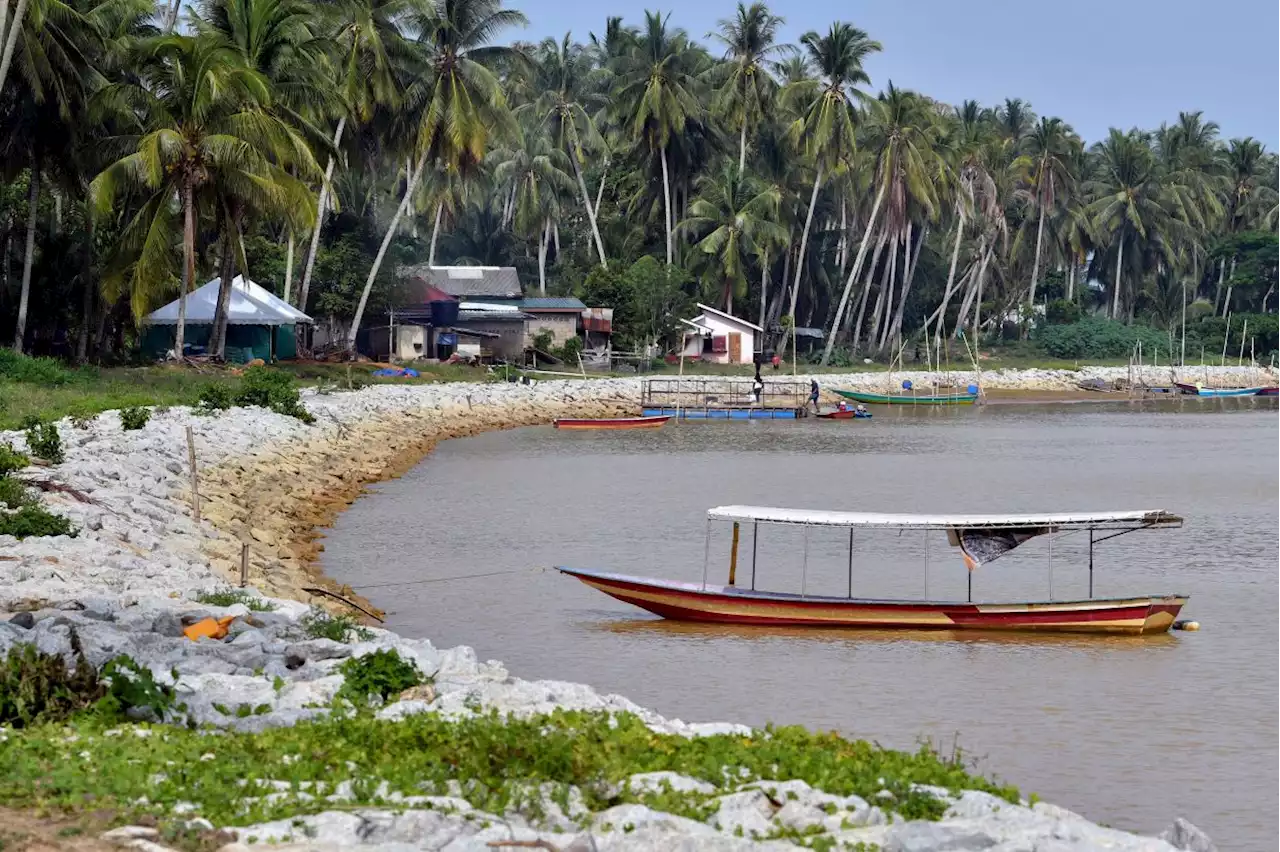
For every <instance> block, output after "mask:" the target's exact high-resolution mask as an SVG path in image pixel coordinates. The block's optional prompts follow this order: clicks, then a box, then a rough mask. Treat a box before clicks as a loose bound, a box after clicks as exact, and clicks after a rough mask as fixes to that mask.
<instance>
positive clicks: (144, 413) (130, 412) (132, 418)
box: [120, 405, 151, 432]
mask: <svg viewBox="0 0 1280 852" xmlns="http://www.w3.org/2000/svg"><path fill="white" fill-rule="evenodd" d="M150 419H151V409H149V408H144V407H142V406H140V405H135V406H133V407H132V408H122V409H121V410H120V425H121V426H122V427H124V430H125V431H126V432H132V431H134V430H136V429H141V428H142V427H143V426H146V425H147V421H148V420H150Z"/></svg>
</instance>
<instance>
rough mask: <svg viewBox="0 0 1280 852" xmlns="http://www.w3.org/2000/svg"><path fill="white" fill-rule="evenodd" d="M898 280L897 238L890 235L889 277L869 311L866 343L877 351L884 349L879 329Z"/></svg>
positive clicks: (882, 324) (882, 337)
mask: <svg viewBox="0 0 1280 852" xmlns="http://www.w3.org/2000/svg"><path fill="white" fill-rule="evenodd" d="M897 282H898V238H897V236H892V237H890V238H889V278H888V283H887V284H886V286H884V287H881V288H880V292H879V293H878V294H876V306H875V309H874V310H873V311H872V312H871V336H870V337H868V338H867V343H868V344H869V345H871V346H873V347H874V348H875V351H877V352H879V351H881V350H882V349H884V335H883V334H882V333H881V329H882V327H883V326H884V322H885V319H886V314H888V313H889V309H888V305H889V303H891V302H892V301H893V289H894V286H895V285H896V284H897Z"/></svg>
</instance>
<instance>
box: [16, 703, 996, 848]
mask: <svg viewBox="0 0 1280 852" xmlns="http://www.w3.org/2000/svg"><path fill="white" fill-rule="evenodd" d="M142 735H145V736H146V739H145V746H143V745H142V741H140V740H139V739H138V737H139V736H142ZM140 746H141V747H140ZM0 765H3V766H5V772H4V773H3V774H0V806H4V807H32V806H40V807H43V808H49V809H56V810H62V811H67V812H73V813H75V812H78V813H85V812H87V811H90V810H94V811H100V810H101V809H104V808H105V809H111V810H112V811H115V812H116V813H117V818H116V821H117V822H125V821H128V820H130V819H135V820H136V819H138V818H139V817H141V816H142V815H144V814H150V815H152V816H154V817H158V818H160V819H164V818H165V817H166V816H169V815H170V814H171V812H172V808H173V806H174V805H175V804H177V803H178V802H189V803H192V804H193V805H194V810H193V811H192V812H191V813H190V814H189V815H190V816H201V817H204V818H206V819H208V820H210V821H211V822H213V823H214V824H215V825H245V824H250V823H254V822H260V821H265V820H272V819H280V818H283V817H286V816H294V815H300V814H306V813H316V812H319V811H322V810H327V809H330V808H332V807H334V805H333V804H332V803H329V802H325V801H323V800H322V798H321V797H322V796H323V795H325V794H327V793H328V792H331V791H332V790H333V788H334V787H335V786H336V785H338V784H340V783H342V782H344V781H348V782H351V785H352V787H353V788H354V796H355V801H354V802H352V803H349V804H351V805H356V804H362V805H367V804H378V803H380V801H381V800H380V799H379V798H378V793H377V791H378V789H379V787H380V785H382V784H383V783H385V785H386V787H385V788H384V792H385V793H386V794H388V795H389V794H390V793H392V792H398V793H402V794H404V795H423V794H433V793H434V794H443V793H444V792H445V790H446V789H447V787H446V785H447V783H448V781H449V780H451V779H456V780H457V781H459V782H460V783H462V785H463V786H464V788H465V789H466V790H467V791H468V792H467V794H466V797H467V798H468V800H469V801H470V802H471V803H472V804H473V805H474V806H476V807H478V808H481V809H483V810H486V811H489V812H491V813H499V814H500V813H503V812H504V811H505V810H506V809H507V808H508V807H509V806H521V805H522V804H523V805H524V806H525V807H526V808H528V807H534V808H536V805H530V802H529V798H528V796H529V792H528V791H529V789H530V787H531V786H536V785H539V784H543V783H550V784H551V785H552V786H553V788H554V789H555V790H557V791H558V792H557V793H556V794H553V796H552V798H553V800H554V799H556V798H560V797H562V796H564V795H566V794H567V791H568V787H569V785H573V786H576V787H578V788H579V790H580V791H581V793H582V795H583V797H584V800H585V804H586V805H587V807H588V808H589V809H590V810H592V811H600V810H603V809H606V808H608V807H611V806H613V805H616V804H622V803H626V802H643V803H645V804H649V805H650V806H651V807H659V808H661V809H664V810H668V811H672V812H675V813H679V814H682V815H687V816H690V817H692V818H702V819H705V817H706V816H707V814H708V813H709V809H710V807H711V806H712V804H711V801H710V799H711V798H712V797H708V796H700V795H696V794H690V793H680V794H674V793H671V792H670V791H669V790H664V791H662V792H657V793H648V794H643V793H642V794H634V793H631V792H629V791H626V790H621V789H620V787H621V785H620V784H619V783H618V782H621V781H622V780H624V779H625V778H626V777H628V776H629V775H632V774H634V773H638V772H653V771H659V770H670V771H674V772H679V773H681V774H684V775H690V776H693V777H697V778H701V779H703V780H706V781H710V782H711V783H713V784H716V785H718V786H720V787H721V788H722V789H724V788H726V787H728V786H733V785H737V784H740V783H745V782H748V781H751V780H756V779H762V778H768V779H775V780H779V781H782V780H789V779H800V780H803V781H805V782H807V783H808V784H810V785H811V786H813V787H817V788H820V789H822V790H825V791H826V792H828V793H832V794H835V795H841V796H847V795H854V794H856V795H859V796H862V797H863V798H864V799H867V800H868V801H877V802H878V801H880V800H878V799H876V798H875V796H876V795H877V794H878V793H879V792H880V791H881V790H885V789H887V790H888V791H890V792H891V793H892V794H893V799H892V800H891V801H890V803H889V807H891V808H892V809H893V810H895V811H897V812H898V813H900V814H901V815H902V816H904V817H906V818H908V819H937V818H939V817H941V816H942V813H943V811H944V809H945V804H944V803H942V802H940V801H938V800H937V799H935V798H933V797H932V796H930V795H928V794H925V793H921V792H916V791H913V790H912V785H913V784H930V785H936V786H940V787H946V788H948V789H952V790H959V789H980V790H987V791H989V792H991V793H993V794H995V795H998V796H1001V797H1004V798H1006V799H1008V800H1009V801H1011V802H1016V801H1017V800H1018V792H1017V790H1016V789H1014V788H1012V787H1009V786H1003V785H998V784H995V783H992V782H990V781H988V780H986V779H983V778H981V777H978V776H975V775H972V774H970V773H969V772H968V771H967V770H966V769H965V768H964V766H963V765H962V764H961V762H960V761H959V760H958V759H947V758H944V757H941V756H940V755H938V754H937V753H936V752H935V751H933V750H931V749H929V748H926V747H922V748H921V749H920V750H918V751H916V752H900V751H891V750H888V749H883V748H880V747H879V746H875V745H873V744H871V743H867V742H865V741H853V740H847V739H843V738H841V737H839V736H836V735H835V734H823V733H811V732H809V731H806V730H804V729H802V728H792V727H789V728H775V729H770V730H767V731H755V732H753V733H751V734H750V735H748V736H737V735H722V736H714V737H701V738H696V739H686V738H684V737H681V736H675V735H662V734H655V733H653V732H652V731H650V730H649V729H648V728H646V727H645V726H644V724H643V723H642V722H641V721H640V720H639V719H638V718H636V717H634V716H629V715H619V716H614V717H610V716H608V715H607V714H602V713H583V712H570V711H558V712H555V713H552V714H550V715H547V716H539V717H535V718H531V719H526V720H516V719H510V718H505V719H504V718H500V717H499V716H497V715H496V714H489V715H485V716H477V717H474V718H471V719H464V720H459V721H447V720H444V719H442V718H440V717H438V716H436V715H434V714H426V715H419V716H412V717H409V718H407V719H405V720H402V721H400V722H386V721H379V720H377V719H375V718H373V717H372V716H371V715H369V714H367V713H366V714H360V715H346V716H338V717H333V718H330V719H327V720H324V721H317V722H306V723H302V724H299V725H296V726H294V727H291V728H278V729H271V730H268V731H265V732H262V733H257V734H243V733H225V732H219V733H217V734H211V733H208V732H202V731H193V730H188V729H185V728H177V727H164V726H157V727H150V728H146V727H143V728H135V727H132V726H126V727H125V728H123V729H122V730H121V729H115V730H112V731H108V730H106V729H105V728H104V727H103V726H102V724H101V723H97V722H94V721H92V720H88V721H85V722H82V723H77V724H74V725H71V726H55V725H45V726H37V727H34V728H30V729H25V730H21V731H8V732H6V733H5V739H4V740H3V742H0ZM727 779H732V785H727V784H726V780H727ZM268 781H284V782H287V783H288V784H289V785H291V786H290V790H289V791H286V792H284V793H283V795H279V796H275V797H271V798H267V797H266V794H267V793H270V792H275V791H274V790H272V789H269V788H268V787H267V785H266V784H265V783H262V782H268ZM304 791H305V792H306V793H308V794H310V795H313V796H316V797H317V799H316V800H311V799H309V798H308V796H305V795H298V794H300V793H303V792H304ZM724 791H726V792H727V790H724ZM144 797H145V798H144Z"/></svg>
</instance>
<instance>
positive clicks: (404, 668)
mask: <svg viewBox="0 0 1280 852" xmlns="http://www.w3.org/2000/svg"><path fill="white" fill-rule="evenodd" d="M338 671H340V672H342V676H343V678H344V681H343V684H342V688H341V689H339V690H338V697H340V698H345V699H347V700H348V701H350V702H351V703H352V704H354V705H356V706H357V707H361V706H363V705H364V704H365V702H366V701H367V700H368V698H369V696H371V695H376V696H378V697H379V698H381V699H382V700H383V701H386V700H387V699H389V698H390V697H391V696H393V695H399V694H400V693H402V692H404V691H405V690H406V689H410V688H412V687H415V686H417V685H418V684H420V683H424V682H425V680H424V678H423V677H422V672H420V671H418V667H417V666H416V665H414V664H413V662H412V661H410V660H405V659H401V657H400V655H399V654H398V653H396V651H395V649H392V650H390V651H374V652H373V653H372V654H365V655H364V656H363V657H354V658H352V659H350V660H347V661H346V662H344V663H343V664H342V665H340V666H338Z"/></svg>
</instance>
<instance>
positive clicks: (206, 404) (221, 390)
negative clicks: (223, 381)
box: [196, 385, 235, 414]
mask: <svg viewBox="0 0 1280 852" xmlns="http://www.w3.org/2000/svg"><path fill="white" fill-rule="evenodd" d="M233 405H235V393H234V392H233V391H232V390H231V388H230V387H229V386H227V385H209V386H208V387H206V388H204V389H203V390H201V391H200V400H199V402H198V403H197V404H196V413H197V414H212V413H214V412H215V411H226V410H227V409H228V408H230V407H231V406H233Z"/></svg>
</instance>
